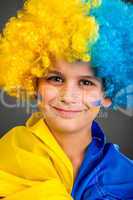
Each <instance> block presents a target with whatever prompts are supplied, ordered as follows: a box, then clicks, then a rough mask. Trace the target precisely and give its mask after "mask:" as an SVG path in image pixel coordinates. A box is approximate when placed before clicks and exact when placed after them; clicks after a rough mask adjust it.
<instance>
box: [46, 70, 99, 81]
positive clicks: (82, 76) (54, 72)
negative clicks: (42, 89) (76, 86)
mask: <svg viewBox="0 0 133 200" xmlns="http://www.w3.org/2000/svg"><path fill="white" fill-rule="evenodd" d="M49 73H52V74H58V75H60V76H64V74H63V73H62V72H59V71H56V70H49V71H48V74H49ZM79 78H89V79H95V80H97V81H100V79H99V78H98V77H96V76H91V75H80V76H79Z"/></svg>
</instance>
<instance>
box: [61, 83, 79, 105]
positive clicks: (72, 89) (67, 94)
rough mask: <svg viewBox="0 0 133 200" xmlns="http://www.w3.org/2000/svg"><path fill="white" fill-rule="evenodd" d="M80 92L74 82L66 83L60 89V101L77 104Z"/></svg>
mask: <svg viewBox="0 0 133 200" xmlns="http://www.w3.org/2000/svg"><path fill="white" fill-rule="evenodd" d="M79 97H80V93H79V90H78V89H77V87H76V86H75V85H74V84H66V85H65V86H64V87H62V88H61V90H60V101H61V102H64V103H66V104H70V103H71V104H75V103H77V102H78V101H79Z"/></svg>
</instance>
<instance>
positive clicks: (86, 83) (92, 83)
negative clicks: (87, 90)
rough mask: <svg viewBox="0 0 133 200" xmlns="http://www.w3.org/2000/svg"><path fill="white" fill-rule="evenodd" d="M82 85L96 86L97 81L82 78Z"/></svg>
mask: <svg viewBox="0 0 133 200" xmlns="http://www.w3.org/2000/svg"><path fill="white" fill-rule="evenodd" d="M80 85H81V86H95V83H94V82H92V81H91V80H85V79H83V80H80Z"/></svg>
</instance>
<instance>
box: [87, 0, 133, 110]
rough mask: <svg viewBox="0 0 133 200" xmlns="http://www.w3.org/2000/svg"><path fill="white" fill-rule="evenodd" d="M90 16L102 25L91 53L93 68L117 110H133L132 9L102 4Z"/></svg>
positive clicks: (115, 1)
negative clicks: (119, 108)
mask: <svg viewBox="0 0 133 200" xmlns="http://www.w3.org/2000/svg"><path fill="white" fill-rule="evenodd" d="M91 15H92V16H95V17H96V20H97V21H98V23H99V39H98V40H97V42H96V43H95V45H93V47H92V50H91V56H92V60H91V65H92V66H94V67H95V69H96V73H97V76H99V77H101V78H102V79H103V80H104V82H105V95H106V96H107V97H109V98H110V99H111V100H112V106H111V107H113V108H114V109H117V108H118V107H121V108H132V109H133V5H132V4H131V3H125V2H123V1H121V0H102V3H101V6H100V7H99V8H96V9H92V11H91Z"/></svg>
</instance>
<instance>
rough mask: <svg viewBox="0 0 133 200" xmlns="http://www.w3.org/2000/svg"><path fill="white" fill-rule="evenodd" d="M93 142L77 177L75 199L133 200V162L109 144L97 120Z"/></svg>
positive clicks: (88, 148) (113, 145)
mask: <svg viewBox="0 0 133 200" xmlns="http://www.w3.org/2000/svg"><path fill="white" fill-rule="evenodd" d="M92 136H93V139H92V142H91V143H90V144H89V145H88V147H87V149H86V153H85V157H84V160H83V162H82V164H81V167H80V170H79V172H78V174H77V177H76V180H75V183H74V186H73V190H72V193H71V195H72V197H73V198H74V200H117V199H118V200H129V199H130V200H133V161H132V160H130V159H129V158H127V157H126V156H125V155H123V154H122V153H121V152H120V151H119V146H118V145H115V144H112V143H107V142H106V138H105V135H104V133H103V130H102V129H101V128H100V126H99V125H98V123H97V122H96V121H94V122H93V124H92Z"/></svg>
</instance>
